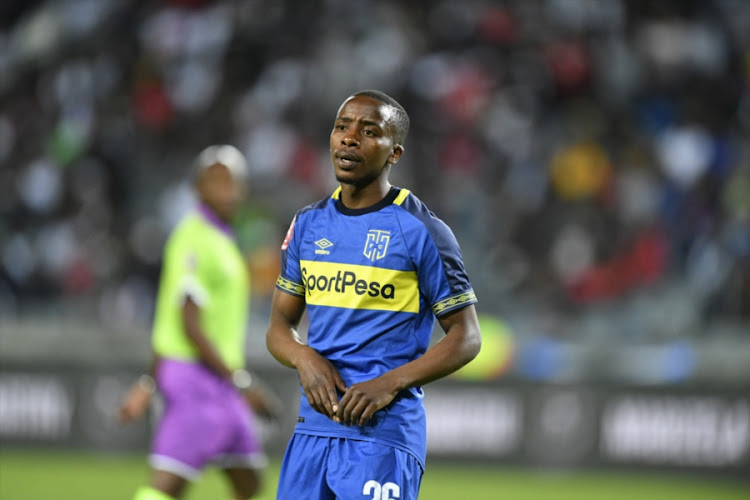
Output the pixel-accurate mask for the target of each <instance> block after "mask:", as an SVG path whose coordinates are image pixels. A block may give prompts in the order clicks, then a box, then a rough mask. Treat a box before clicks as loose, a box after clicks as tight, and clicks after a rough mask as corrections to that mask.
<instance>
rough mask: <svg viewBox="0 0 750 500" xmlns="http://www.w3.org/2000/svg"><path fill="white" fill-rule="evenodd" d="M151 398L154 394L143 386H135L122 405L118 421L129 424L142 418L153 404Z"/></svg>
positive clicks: (118, 412)
mask: <svg viewBox="0 0 750 500" xmlns="http://www.w3.org/2000/svg"><path fill="white" fill-rule="evenodd" d="M151 396H152V393H151V392H149V391H148V390H146V389H144V388H143V386H142V385H141V384H138V383H136V384H134V385H133V386H132V387H131V388H130V390H129V391H128V393H127V394H126V395H125V398H124V399H123V400H122V402H121V403H120V408H119V409H118V411H117V420H119V421H120V423H127V422H132V421H133V420H137V419H139V418H141V416H143V414H144V413H146V410H147V409H148V407H149V405H150V404H151Z"/></svg>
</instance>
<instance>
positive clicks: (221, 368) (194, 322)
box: [182, 299, 232, 380]
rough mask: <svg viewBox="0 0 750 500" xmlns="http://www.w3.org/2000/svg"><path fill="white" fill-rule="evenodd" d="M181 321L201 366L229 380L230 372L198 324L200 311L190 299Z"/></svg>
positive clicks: (183, 310) (185, 306)
mask: <svg viewBox="0 0 750 500" xmlns="http://www.w3.org/2000/svg"><path fill="white" fill-rule="evenodd" d="M182 321H183V327H184V329H185V335H186V336H187V338H188V340H190V342H191V343H192V344H193V346H194V347H195V349H196V350H197V351H198V356H199V357H200V360H201V361H202V362H203V364H205V365H206V366H207V367H208V368H209V369H211V370H212V371H213V372H215V373H216V374H218V375H219V376H221V377H222V378H225V379H227V380H231V378H232V370H230V369H229V368H228V367H227V365H226V364H225V363H224V361H223V360H222V359H221V356H219V353H218V352H217V351H216V349H215V348H214V346H213V345H212V344H211V342H209V340H208V337H206V334H205V333H204V331H203V329H202V327H201V324H200V309H199V308H198V306H197V305H196V304H195V303H194V302H193V301H192V300H190V299H187V301H186V303H185V305H184V307H183V309H182Z"/></svg>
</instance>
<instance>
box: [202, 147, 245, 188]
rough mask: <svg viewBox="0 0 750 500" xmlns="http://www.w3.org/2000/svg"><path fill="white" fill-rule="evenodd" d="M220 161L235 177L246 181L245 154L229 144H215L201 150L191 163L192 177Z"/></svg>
mask: <svg viewBox="0 0 750 500" xmlns="http://www.w3.org/2000/svg"><path fill="white" fill-rule="evenodd" d="M217 163H220V164H221V165H224V166H225V167H227V169H228V170H229V173H230V174H231V175H232V177H234V178H235V179H238V180H240V181H246V180H247V178H248V177H249V171H248V169H247V162H246V161H245V155H243V154H242V153H241V152H240V150H239V149H237V148H236V147H234V146H232V145H230V144H215V145H213V146H208V147H207V148H206V149H204V150H203V151H201V152H200V153H199V154H198V156H197V157H196V158H195V162H194V163H193V178H194V179H195V180H198V178H199V177H200V176H201V174H203V172H205V171H206V169H207V168H208V167H210V166H211V165H216V164H217Z"/></svg>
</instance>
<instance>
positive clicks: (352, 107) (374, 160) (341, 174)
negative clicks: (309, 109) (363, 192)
mask: <svg viewBox="0 0 750 500" xmlns="http://www.w3.org/2000/svg"><path fill="white" fill-rule="evenodd" d="M392 112H393V109H392V108H391V107H390V106H388V105H387V104H384V103H382V102H380V101H378V100H377V99H373V98H372V97H368V96H353V97H350V98H349V99H347V100H346V101H344V104H342V105H341V108H339V111H338V114H337V115H336V121H335V122H334V124H333V130H332V131H331V140H330V146H331V160H332V162H333V168H334V172H335V174H336V180H337V181H339V182H341V183H344V184H351V185H354V186H355V187H357V188H363V187H365V186H368V185H369V184H371V183H372V182H373V181H375V180H377V179H380V178H382V177H383V176H384V175H385V174H386V173H387V171H388V169H387V168H386V167H388V166H390V165H393V164H394V163H396V162H397V161H398V159H399V158H400V157H401V153H402V152H403V147H402V146H401V145H400V144H396V143H395V141H394V140H393V134H392V132H391V124H390V118H391V113H392Z"/></svg>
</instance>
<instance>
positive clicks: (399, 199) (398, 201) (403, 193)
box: [393, 189, 411, 205]
mask: <svg viewBox="0 0 750 500" xmlns="http://www.w3.org/2000/svg"><path fill="white" fill-rule="evenodd" d="M409 193H411V191H409V190H408V189H402V190H401V192H400V193H398V196H396V199H395V200H393V204H394V205H401V204H402V203H403V202H404V200H405V199H406V197H407V196H409Z"/></svg>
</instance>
